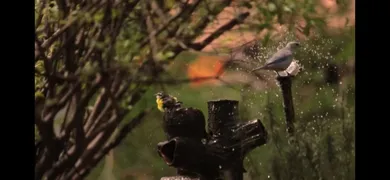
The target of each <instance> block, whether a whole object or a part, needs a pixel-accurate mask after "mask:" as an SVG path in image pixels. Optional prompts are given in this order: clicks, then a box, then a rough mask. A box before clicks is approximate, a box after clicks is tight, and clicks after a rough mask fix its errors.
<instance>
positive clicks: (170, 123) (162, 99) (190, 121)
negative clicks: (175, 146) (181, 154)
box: [155, 92, 208, 140]
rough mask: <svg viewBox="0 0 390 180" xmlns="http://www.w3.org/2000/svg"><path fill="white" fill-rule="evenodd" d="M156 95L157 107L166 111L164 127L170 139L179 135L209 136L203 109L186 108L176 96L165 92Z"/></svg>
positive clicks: (189, 136) (195, 137)
mask: <svg viewBox="0 0 390 180" xmlns="http://www.w3.org/2000/svg"><path fill="white" fill-rule="evenodd" d="M155 95H156V103H157V108H158V109H159V110H160V111H161V112H163V113H164V116H163V123H162V127H163V130H164V132H165V134H166V135H167V138H168V139H171V138H174V137H178V136H180V137H188V138H193V139H200V140H201V139H207V138H208V134H207V132H206V130H205V126H206V120H205V117H204V115H203V113H202V111H200V110H199V109H196V108H192V107H189V108H185V107H183V106H182V104H183V103H182V102H180V101H178V100H177V98H176V97H174V96H171V95H168V94H165V93H163V92H159V93H157V94H155Z"/></svg>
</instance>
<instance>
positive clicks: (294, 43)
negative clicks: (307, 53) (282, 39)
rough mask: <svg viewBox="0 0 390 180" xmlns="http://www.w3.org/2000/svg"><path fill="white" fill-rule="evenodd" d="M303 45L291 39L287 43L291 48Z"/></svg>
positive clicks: (294, 48)
mask: <svg viewBox="0 0 390 180" xmlns="http://www.w3.org/2000/svg"><path fill="white" fill-rule="evenodd" d="M300 46H301V44H300V43H299V42H298V41H291V42H289V43H287V45H286V47H287V48H288V49H290V50H296V49H298V48H299V47H300Z"/></svg>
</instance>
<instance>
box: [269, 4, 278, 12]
mask: <svg viewBox="0 0 390 180" xmlns="http://www.w3.org/2000/svg"><path fill="white" fill-rule="evenodd" d="M268 10H269V11H271V12H274V11H275V10H276V5H275V4H274V3H272V2H270V3H268Z"/></svg>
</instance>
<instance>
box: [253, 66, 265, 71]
mask: <svg viewBox="0 0 390 180" xmlns="http://www.w3.org/2000/svg"><path fill="white" fill-rule="evenodd" d="M261 69H265V66H262V67H259V68H256V69H252V71H251V72H254V71H258V70H261Z"/></svg>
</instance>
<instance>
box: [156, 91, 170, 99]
mask: <svg viewBox="0 0 390 180" xmlns="http://www.w3.org/2000/svg"><path fill="white" fill-rule="evenodd" d="M154 95H155V96H156V99H163V98H164V97H166V96H167V95H166V94H165V93H164V92H158V93H156V94H154Z"/></svg>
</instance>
